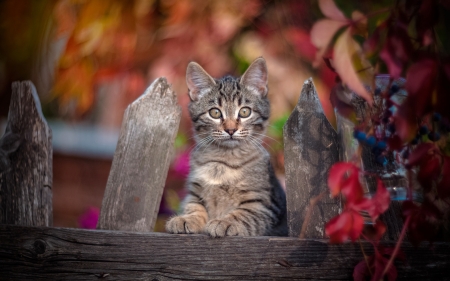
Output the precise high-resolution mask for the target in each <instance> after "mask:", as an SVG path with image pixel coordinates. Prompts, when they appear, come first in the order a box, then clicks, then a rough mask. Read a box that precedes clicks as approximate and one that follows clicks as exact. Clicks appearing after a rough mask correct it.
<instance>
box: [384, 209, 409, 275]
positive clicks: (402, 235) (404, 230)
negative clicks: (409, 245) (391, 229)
mask: <svg viewBox="0 0 450 281" xmlns="http://www.w3.org/2000/svg"><path fill="white" fill-rule="evenodd" d="M410 220H411V216H408V217H407V218H406V221H405V224H404V225H403V228H402V232H401V233H400V237H399V238H398V241H397V244H396V245H395V249H394V252H393V253H392V256H391V258H390V259H389V261H388V263H387V264H386V267H385V268H384V271H383V274H382V275H381V279H382V280H383V277H384V275H386V273H387V272H388V271H389V268H390V267H391V265H392V263H393V262H394V259H395V257H396V256H397V253H398V250H399V249H400V245H401V244H402V241H403V238H404V237H405V234H406V229H407V228H408V225H409V222H410Z"/></svg>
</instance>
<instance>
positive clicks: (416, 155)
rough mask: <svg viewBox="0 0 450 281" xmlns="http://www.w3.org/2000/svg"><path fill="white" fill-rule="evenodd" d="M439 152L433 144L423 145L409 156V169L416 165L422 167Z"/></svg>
mask: <svg viewBox="0 0 450 281" xmlns="http://www.w3.org/2000/svg"><path fill="white" fill-rule="evenodd" d="M436 150H437V148H436V146H435V145H434V144H432V143H421V144H419V145H418V146H417V147H416V149H414V151H413V152H412V153H411V155H409V157H408V164H407V168H411V167H413V166H416V165H420V164H421V163H422V162H423V161H424V160H427V159H428V157H429V156H431V155H432V154H433V153H434V152H435V151H436Z"/></svg>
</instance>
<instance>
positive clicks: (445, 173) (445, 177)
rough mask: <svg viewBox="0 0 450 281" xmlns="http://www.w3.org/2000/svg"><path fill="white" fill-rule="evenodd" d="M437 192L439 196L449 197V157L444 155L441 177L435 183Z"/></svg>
mask: <svg viewBox="0 0 450 281" xmlns="http://www.w3.org/2000/svg"><path fill="white" fill-rule="evenodd" d="M437 192H438V195H439V197H441V198H447V197H450V157H448V156H447V157H444V164H443V165H442V179H441V181H440V182H439V183H438V185H437Z"/></svg>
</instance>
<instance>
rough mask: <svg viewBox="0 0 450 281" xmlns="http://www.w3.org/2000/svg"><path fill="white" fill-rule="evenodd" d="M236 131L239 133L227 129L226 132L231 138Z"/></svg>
mask: <svg viewBox="0 0 450 281" xmlns="http://www.w3.org/2000/svg"><path fill="white" fill-rule="evenodd" d="M236 131H237V129H226V130H225V132H227V133H228V134H229V135H230V136H232V135H233V134H234V133H235V132H236Z"/></svg>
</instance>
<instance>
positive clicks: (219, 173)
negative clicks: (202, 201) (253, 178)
mask: <svg viewBox="0 0 450 281" xmlns="http://www.w3.org/2000/svg"><path fill="white" fill-rule="evenodd" d="M243 176H244V175H243V169H242V168H241V167H232V166H229V165H226V164H223V163H221V162H208V163H206V164H204V165H201V166H197V167H194V169H193V171H192V174H191V177H192V178H193V179H194V180H196V181H200V182H201V183H202V185H206V186H214V185H233V184H236V183H237V182H239V181H241V180H242V179H243Z"/></svg>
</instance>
